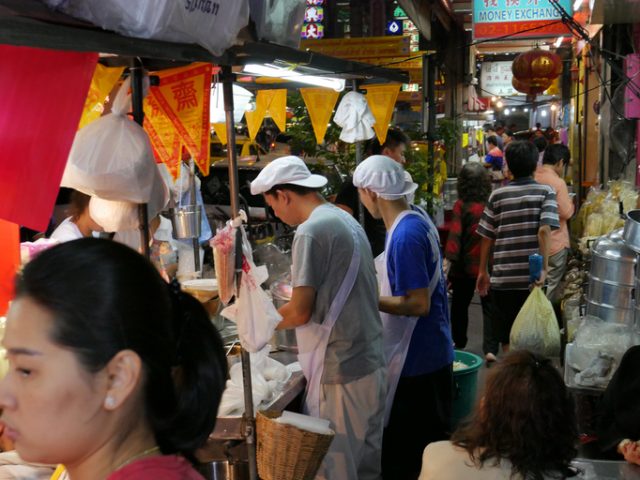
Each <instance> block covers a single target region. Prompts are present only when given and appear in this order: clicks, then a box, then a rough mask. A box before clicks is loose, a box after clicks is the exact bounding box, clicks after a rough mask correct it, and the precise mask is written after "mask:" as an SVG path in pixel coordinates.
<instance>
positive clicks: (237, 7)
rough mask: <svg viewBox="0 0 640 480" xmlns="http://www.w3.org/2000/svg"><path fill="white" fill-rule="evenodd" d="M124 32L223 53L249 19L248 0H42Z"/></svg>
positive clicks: (103, 26) (64, 10) (94, 22)
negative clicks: (195, 44) (197, 45)
mask: <svg viewBox="0 0 640 480" xmlns="http://www.w3.org/2000/svg"><path fill="white" fill-rule="evenodd" d="M43 1H44V2H45V3H46V4H48V5H49V6H51V7H53V8H57V9H59V10H62V11H63V12H65V13H67V14H69V15H71V16H74V17H77V18H82V19H84V20H88V21H89V22H91V23H93V24H95V25H98V26H100V27H102V28H104V29H108V30H115V31H116V32H118V33H121V34H123V35H127V36H131V37H138V38H154V39H157V40H167V41H173V42H185V43H198V44H200V45H202V46H203V47H205V48H206V49H207V50H209V51H210V52H211V53H213V54H214V55H221V54H222V53H223V52H224V51H225V50H226V49H227V48H229V47H231V46H232V45H234V43H236V39H237V36H238V33H239V32H240V30H241V29H242V28H244V27H245V26H246V25H247V24H248V23H249V2H248V0H134V1H132V0H43Z"/></svg>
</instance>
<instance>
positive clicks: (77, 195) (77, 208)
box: [69, 190, 91, 221]
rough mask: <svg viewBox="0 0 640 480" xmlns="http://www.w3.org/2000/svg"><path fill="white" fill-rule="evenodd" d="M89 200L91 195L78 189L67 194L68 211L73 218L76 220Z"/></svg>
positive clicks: (87, 205) (86, 206)
mask: <svg viewBox="0 0 640 480" xmlns="http://www.w3.org/2000/svg"><path fill="white" fill-rule="evenodd" d="M90 200H91V197H90V196H89V195H87V194H86V193H82V192H79V191H78V190H73V191H72V192H71V195H70V196H69V204H70V205H69V213H70V214H71V218H73V220H76V221H77V220H78V219H79V218H80V215H82V214H83V213H84V211H85V210H86V209H87V208H88V207H89V201H90Z"/></svg>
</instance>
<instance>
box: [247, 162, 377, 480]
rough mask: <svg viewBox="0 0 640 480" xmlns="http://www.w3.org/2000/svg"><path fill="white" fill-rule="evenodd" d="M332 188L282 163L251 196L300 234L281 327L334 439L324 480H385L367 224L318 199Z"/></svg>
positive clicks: (309, 397)
mask: <svg viewBox="0 0 640 480" xmlns="http://www.w3.org/2000/svg"><path fill="white" fill-rule="evenodd" d="M325 183H326V179H325V178H324V177H321V176H319V175H312V174H311V173H310V172H309V170H308V168H307V167H306V165H305V164H304V162H303V161H302V160H301V159H299V158H297V157H284V158H280V159H278V160H275V161H274V162H272V163H271V164H269V165H268V166H266V167H265V168H264V169H263V170H262V171H261V172H260V175H258V177H257V178H256V180H254V181H253V182H252V184H251V191H252V193H253V194H254V195H256V194H259V193H263V194H264V196H265V200H266V202H267V204H268V205H269V206H270V207H272V208H273V210H274V212H275V214H276V215H277V216H278V217H279V218H280V219H281V220H282V221H283V222H285V223H287V224H289V225H293V226H297V227H298V229H297V231H296V235H295V238H294V241H293V264H292V283H293V293H292V296H291V301H290V302H289V303H287V304H286V305H284V306H283V307H281V308H280V313H281V314H282V317H283V319H282V322H281V323H280V324H279V325H278V328H296V336H297V337H298V347H299V350H300V353H299V359H300V363H301V365H302V368H303V371H304V373H305V377H306V378H307V391H306V399H305V411H306V412H307V413H309V414H311V415H316V416H319V417H321V418H326V419H328V420H330V421H331V428H332V429H333V430H334V431H335V432H336V436H335V437H334V440H333V442H332V444H331V447H330V450H329V452H328V454H327V456H326V457H325V460H324V461H323V464H322V466H321V468H320V471H319V473H318V477H317V478H327V479H336V478H340V479H347V480H351V479H353V480H356V479H372V480H373V479H380V478H381V473H380V455H381V448H382V428H383V420H384V407H385V404H384V402H385V395H386V367H385V361H384V352H383V345H382V323H381V320H380V315H379V313H378V291H377V281H376V275H375V268H374V264H373V257H372V254H371V248H370V246H369V242H368V240H367V237H366V235H365V233H364V231H363V230H362V228H361V227H360V225H359V224H358V223H357V222H356V221H355V220H354V219H353V217H351V216H350V215H349V214H347V213H346V212H343V211H342V210H340V209H338V208H336V207H334V206H333V205H330V204H327V203H326V202H325V201H324V199H323V198H322V197H321V196H320V194H319V193H318V189H319V188H320V187H322V186H323V185H324V184H325Z"/></svg>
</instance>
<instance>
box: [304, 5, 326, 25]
mask: <svg viewBox="0 0 640 480" xmlns="http://www.w3.org/2000/svg"><path fill="white" fill-rule="evenodd" d="M322 20H324V8H322V7H307V8H306V9H305V11H304V21H305V22H306V23H316V22H321V21H322Z"/></svg>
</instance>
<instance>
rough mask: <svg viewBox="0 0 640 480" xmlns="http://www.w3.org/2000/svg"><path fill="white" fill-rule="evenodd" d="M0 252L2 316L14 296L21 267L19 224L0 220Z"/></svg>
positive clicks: (0, 301)
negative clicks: (14, 287) (15, 284)
mask: <svg viewBox="0 0 640 480" xmlns="http://www.w3.org/2000/svg"><path fill="white" fill-rule="evenodd" d="M0 252H2V255H0V316H3V315H4V314H6V313H7V307H8V306H9V302H10V301H11V299H12V298H13V283H14V279H15V276H16V272H17V271H18V268H19V267H20V229H19V227H18V225H17V224H15V223H11V222H6V221H4V220H0Z"/></svg>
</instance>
